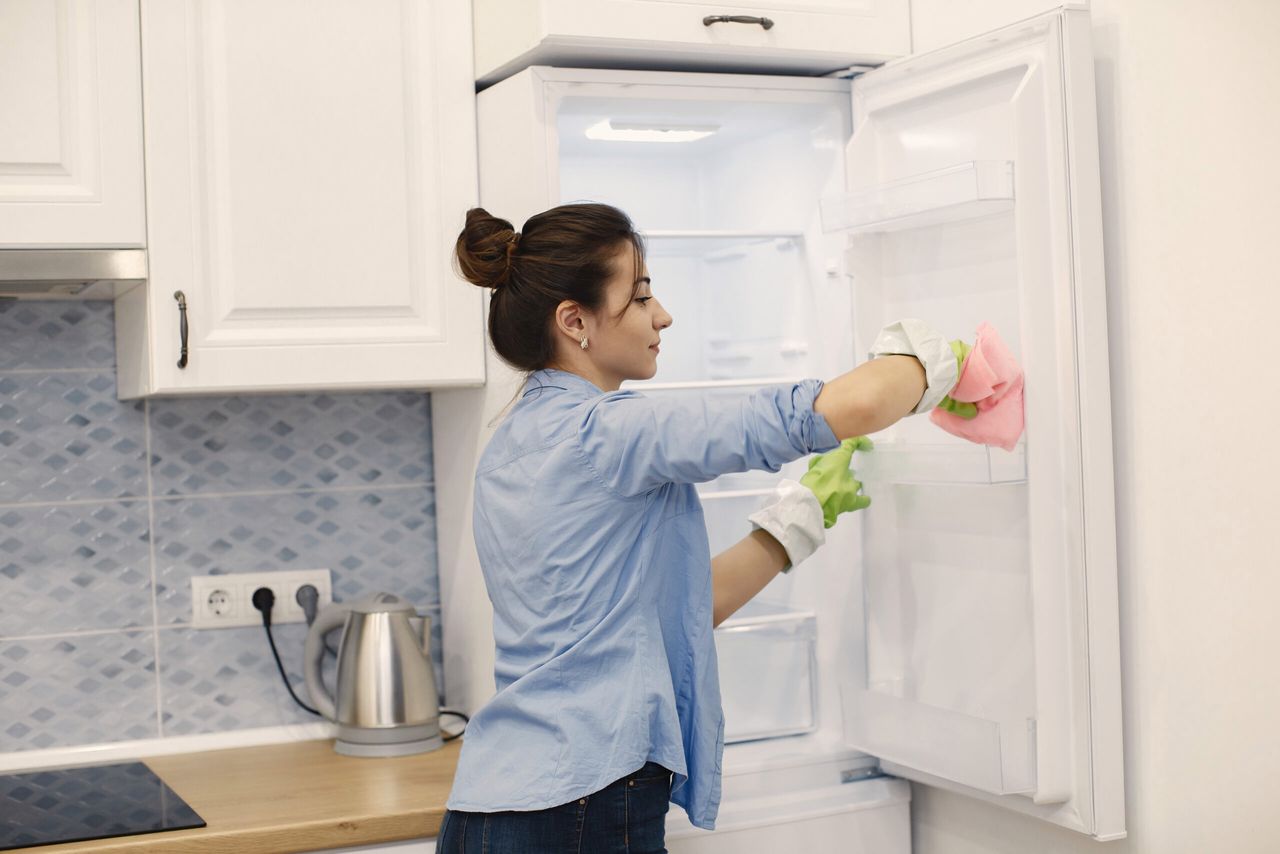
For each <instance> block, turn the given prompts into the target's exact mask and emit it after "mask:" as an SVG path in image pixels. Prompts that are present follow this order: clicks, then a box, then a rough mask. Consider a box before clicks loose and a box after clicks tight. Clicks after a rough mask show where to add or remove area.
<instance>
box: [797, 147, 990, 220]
mask: <svg viewBox="0 0 1280 854" xmlns="http://www.w3.org/2000/svg"><path fill="white" fill-rule="evenodd" d="M1010 210H1013V163H1012V162H1011V161H1008V160H974V161H970V162H968V163H959V164H956V165H955V166H948V167H947V168H945V169H938V170H935V171H933V172H925V173H923V174H920V175H912V176H911V177H909V178H903V179H900V180H898V181H891V182H889V183H887V184H878V185H876V186H874V187H869V188H866V189H863V190H858V191H855V192H852V193H847V194H845V195H843V196H838V197H836V198H830V199H824V200H823V201H822V228H823V230H824V231H843V232H845V233H847V234H876V233H881V232H887V231H900V230H903V229H908V228H923V227H925V226H930V225H938V224H940V223H946V222H957V221H960V220H966V219H975V218H977V217H981V216H989V215H991V214H997V213H1004V212H1006V211H1010Z"/></svg>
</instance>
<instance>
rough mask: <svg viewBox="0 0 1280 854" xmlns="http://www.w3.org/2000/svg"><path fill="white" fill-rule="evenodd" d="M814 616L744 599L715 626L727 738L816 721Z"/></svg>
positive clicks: (792, 729) (797, 729) (802, 727)
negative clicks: (746, 601) (730, 613)
mask: <svg viewBox="0 0 1280 854" xmlns="http://www.w3.org/2000/svg"><path fill="white" fill-rule="evenodd" d="M816 638H817V620H816V619H815V618H814V615H813V614H812V613H806V612H797V611H790V610H787V609H785V608H782V607H778V606H772V605H769V604H767V603H764V602H759V601H754V602H749V603H748V604H747V605H745V606H744V607H743V608H742V609H741V610H739V611H738V612H737V613H736V614H734V615H733V616H732V617H730V618H729V619H728V620H725V621H724V622H723V623H721V624H720V627H719V628H717V629H716V631H715V641H716V655H717V658H718V659H719V663H720V696H721V701H722V703H723V705H724V719H725V725H724V740H725V743H726V744H732V743H734V742H739V741H750V740H753V739H761V738H776V737H778V736H784V735H798V734H801V733H806V732H812V731H813V730H814V729H815V728H816V726H817V711H816V710H817V692H818V683H817V662H816V658H815V655H816V653H815V641H816Z"/></svg>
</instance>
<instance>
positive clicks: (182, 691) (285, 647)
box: [160, 623, 317, 736]
mask: <svg viewBox="0 0 1280 854" xmlns="http://www.w3.org/2000/svg"><path fill="white" fill-rule="evenodd" d="M306 628H307V627H306V626H305V625H304V624H302V623H287V624H285V625H281V626H273V627H272V629H271V631H272V633H273V634H274V636H275V640H276V648H277V649H279V651H280V660H281V661H282V662H283V663H284V666H285V671H286V672H287V673H288V674H289V680H290V682H291V683H292V684H293V690H294V691H295V692H297V694H298V697H299V698H300V699H302V701H303V702H304V703H305V702H308V694H307V690H306V685H305V684H304V682H303V677H302V646H303V643H304V642H305V641H306V637H307V633H306ZM160 697H161V701H160V703H161V709H162V715H163V720H164V734H165V735H166V736H170V735H191V734H192V733H201V732H226V731H228V730H237V729H248V728H252V727H264V726H280V725H282V724H293V723H306V722H309V721H315V720H317V718H316V717H315V716H314V715H311V714H309V713H307V712H305V711H303V710H302V709H301V708H299V707H298V706H297V705H295V704H294V702H293V700H292V699H290V698H289V694H288V692H287V691H286V690H285V687H284V684H283V683H282V682H281V680H280V671H279V670H277V669H276V663H275V659H273V658H272V657H271V647H270V646H268V645H267V636H266V633H265V632H264V630H263V629H262V628H260V627H252V628H250V627H245V628H236V629H198V630H197V629H162V630H161V631H160Z"/></svg>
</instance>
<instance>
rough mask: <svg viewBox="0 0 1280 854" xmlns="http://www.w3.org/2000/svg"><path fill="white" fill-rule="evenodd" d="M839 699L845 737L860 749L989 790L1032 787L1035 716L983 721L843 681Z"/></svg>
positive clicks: (1000, 791) (1028, 789)
mask: <svg viewBox="0 0 1280 854" xmlns="http://www.w3.org/2000/svg"><path fill="white" fill-rule="evenodd" d="M841 699H842V701H843V704H844V718H845V737H846V738H847V740H848V741H849V743H850V744H851V745H852V746H854V747H856V748H858V749H859V750H865V751H866V752H867V753H870V754H871V755H873V756H877V757H879V758H880V759H886V760H888V761H890V762H896V763H898V764H900V765H907V766H910V767H912V768H917V769H919V770H921V771H924V772H926V773H928V774H934V775H937V776H939V777H945V778H946V779H948V780H954V781H956V782H957V783H961V784H963V785H966V786H972V787H973V788H975V789H978V790H980V791H983V792H990V793H991V794H994V795H1012V794H1025V793H1027V792H1033V791H1035V788H1036V765H1035V762H1036V728H1035V721H1032V720H1028V721H1023V722H1022V723H1020V724H1007V723H1001V722H999V721H992V720H985V719H983V718H977V717H973V716H972V715H967V714H964V713H963V712H957V711H953V710H951V709H942V708H938V707H936V706H929V705H925V704H924V703H920V702H916V701H913V700H908V699H904V698H902V697H897V696H894V695H893V694H890V693H885V692H882V691H878V690H866V689H859V688H857V687H854V686H852V685H847V684H846V685H844V686H842V690H841Z"/></svg>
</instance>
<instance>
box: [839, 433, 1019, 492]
mask: <svg viewBox="0 0 1280 854" xmlns="http://www.w3.org/2000/svg"><path fill="white" fill-rule="evenodd" d="M853 468H854V471H856V472H857V473H858V477H859V479H861V480H864V481H869V482H870V481H879V482H881V483H924V484H927V483H974V484H984V483H1025V482H1026V479H1027V446H1026V442H1019V443H1018V444H1017V445H1015V446H1014V448H1013V450H1012V451H1005V450H1002V449H1001V448H991V447H988V446H986V445H974V444H970V443H968V442H965V443H955V444H922V443H917V442H877V443H876V446H875V448H874V449H873V450H871V451H867V452H859V453H858V455H857V456H856V457H855V458H854V463H853Z"/></svg>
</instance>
